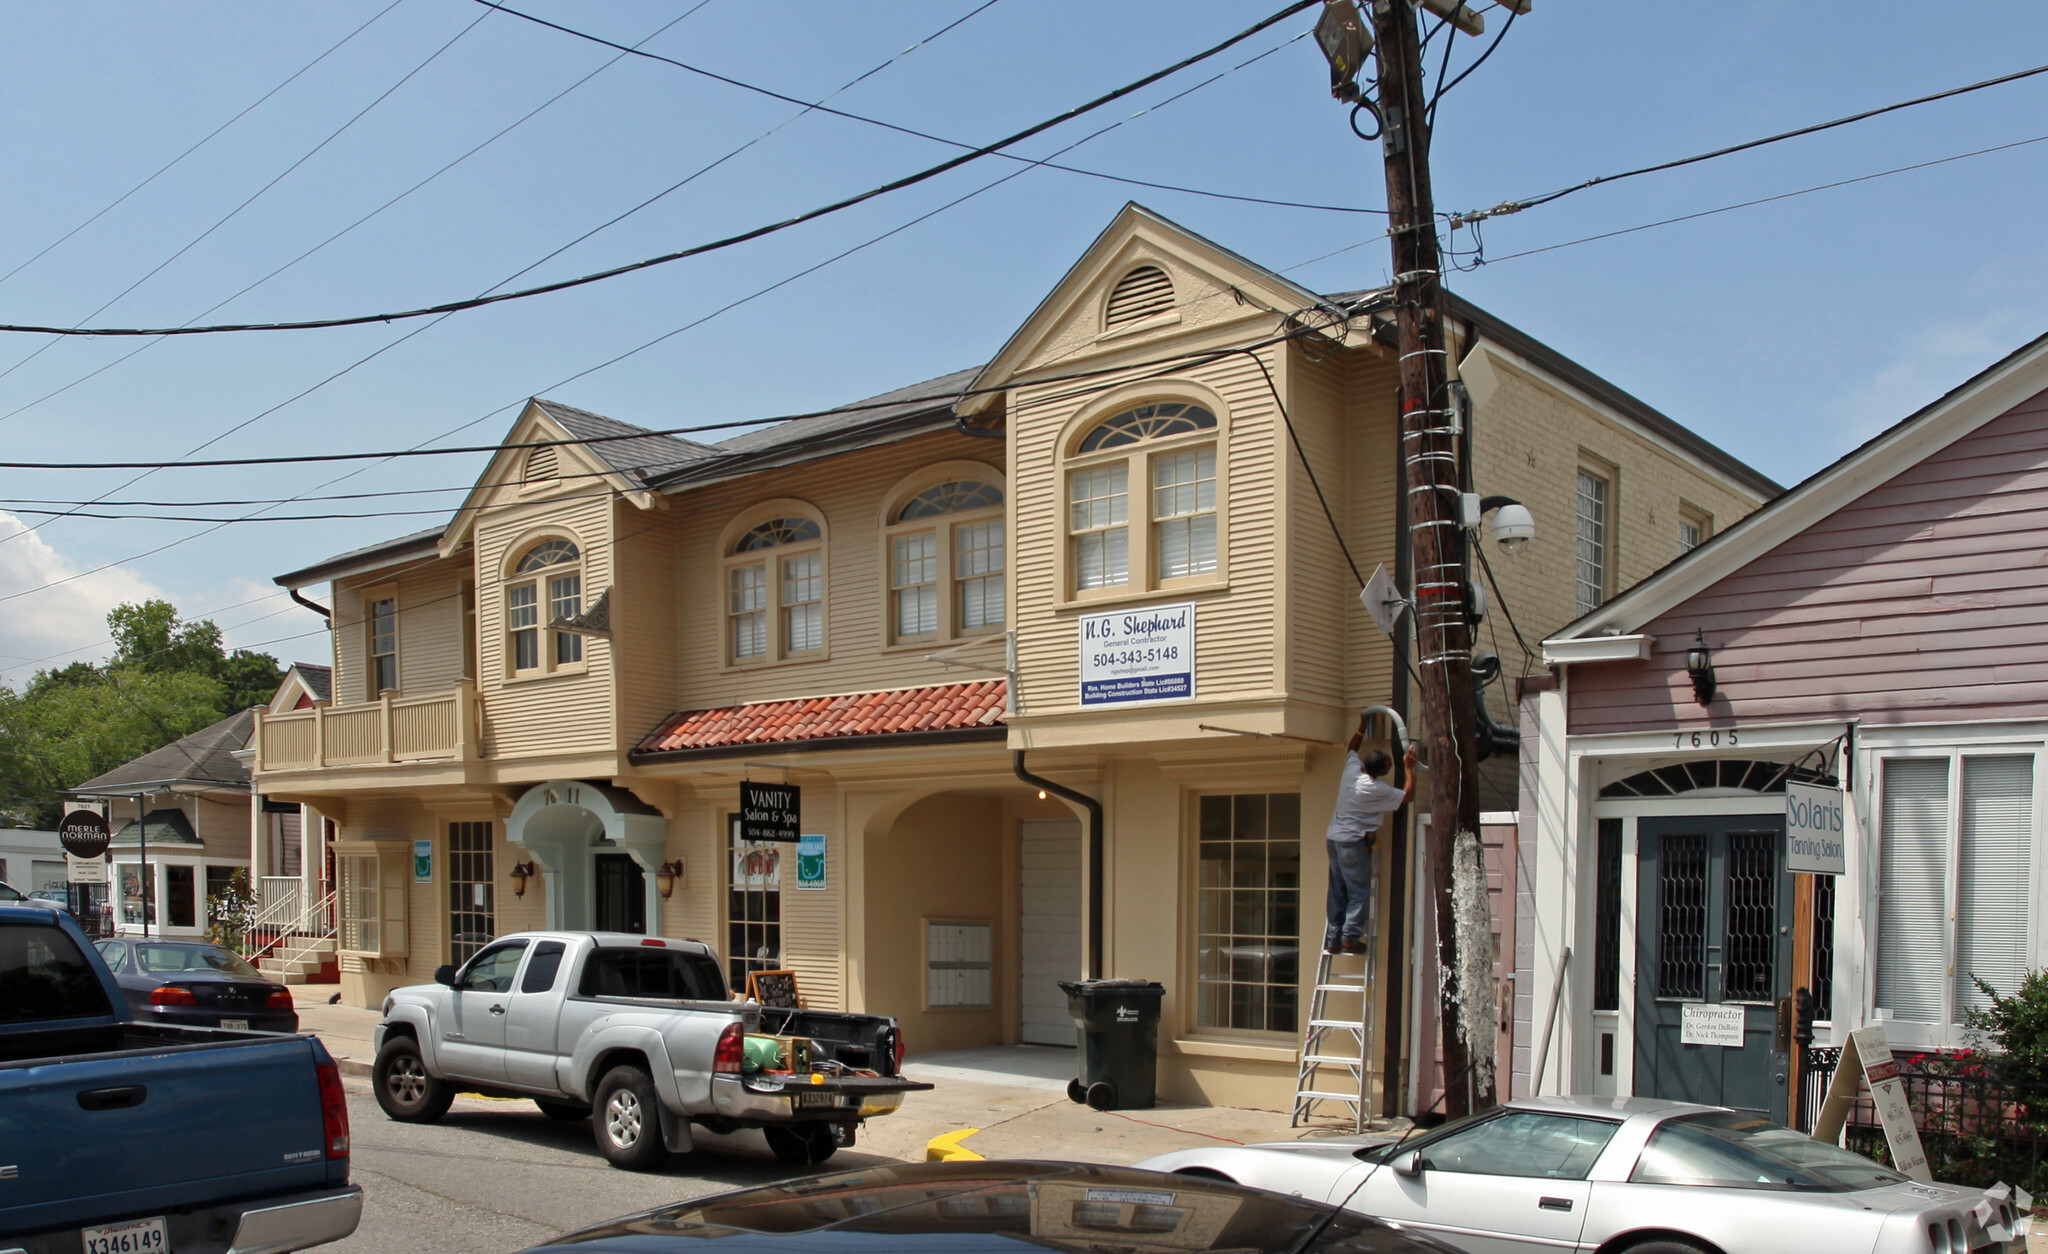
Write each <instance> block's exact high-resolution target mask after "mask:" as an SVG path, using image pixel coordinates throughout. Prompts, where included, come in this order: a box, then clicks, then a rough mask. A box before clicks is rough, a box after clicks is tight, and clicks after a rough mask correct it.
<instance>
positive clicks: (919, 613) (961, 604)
mask: <svg viewBox="0 0 2048 1254" xmlns="http://www.w3.org/2000/svg"><path fill="white" fill-rule="evenodd" d="M1002 511H1003V490H1002V489H1001V488H1000V487H998V486H996V485H995V484H994V483H991V482H988V481H987V480H984V479H981V478H977V477H971V476H966V475H963V477H961V478H953V479H947V480H945V481H944V482H942V483H938V484H934V485H933V486H931V487H928V488H926V489H924V490H923V491H921V492H919V493H917V494H916V495H915V496H912V497H910V498H909V499H908V500H906V501H904V502H903V504H902V505H900V506H898V507H896V508H895V510H894V511H893V512H892V513H891V514H890V515H889V529H888V536H887V544H888V562H889V635H890V639H891V640H892V642H895V643H909V642H924V641H931V640H940V639H952V638H956V637H959V636H966V635H974V634H977V633H980V632H984V631H990V630H994V629H996V628H1000V627H1001V626H1002V625H1003V624H1004V622H1005V612H1004V593H1003V576H1004V572H1005V570H1006V561H1005V557H1004V553H1005V550H1004V544H1003V513H1002Z"/></svg>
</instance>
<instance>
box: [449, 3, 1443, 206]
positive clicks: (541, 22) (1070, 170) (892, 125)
mask: <svg viewBox="0 0 2048 1254" xmlns="http://www.w3.org/2000/svg"><path fill="white" fill-rule="evenodd" d="M477 3H478V4H481V5H483V6H484V7H486V8H491V9H496V10H498V11H499V12H500V13H503V14H505V15H506V16H508V17H516V18H521V19H523V20H525V21H528V22H532V23H533V24H534V25H536V26H545V27H547V28H548V29H549V30H554V31H560V32H561V33H562V34H564V35H569V36H573V37H574V38H577V39H584V40H588V41H589V42H591V43H594V44H601V45H603V46H604V47H607V48H623V45H621V44H617V43H614V42H612V41H611V40H609V39H606V38H604V37H603V36H601V35H593V34H590V33H589V32H587V31H581V30H577V29H575V28H573V27H569V26H564V25H562V24H561V23H559V22H550V21H548V20H547V19H546V18H543V17H536V16H534V15H533V14H531V13H522V12H521V11H519V10H518V9H514V8H511V7H510V6H508V5H504V4H500V3H498V0H477ZM993 3H995V0H989V4H993ZM988 7H989V5H988V4H984V5H982V6H981V8H980V9H976V10H974V13H969V14H968V15H967V17H973V16H974V15H975V14H976V13H980V12H981V10H982V9H986V8H988ZM960 20H961V21H963V22H964V21H966V20H967V18H961V19H960ZM955 25H958V23H955ZM948 29H951V28H950V27H949V28H948ZM939 33H940V34H944V33H945V32H944V31H941V32H939ZM643 42H644V41H643ZM916 47H917V45H916V44H913V45H911V47H910V48H906V49H904V51H905V52H909V51H912V50H914V49H915V48H916ZM625 51H630V52H631V53H632V54H633V55H635V56H640V57H645V58H647V59H648V60H650V61H659V62H661V63H662V64H664V65H672V66H674V67H676V68H677V69H679V70H687V71H689V72H690V73H692V74H697V75H701V76H703V77H705V78H708V79H712V80H713V81H715V82H720V83H724V84H726V85H727V86H729V87H737V88H739V89H740V90H742V91H750V92H754V93H755V94H757V95H761V96H766V97H768V98H769V99H770V100H780V101H783V102H784V103H787V104H800V105H803V106H804V107H805V108H806V109H815V110H816V111H818V112H820V113H829V114H831V115H832V116H833V117H836V118H844V119H846V120H847V121H849V122H861V123H865V124H866V125H868V126H879V127H881V128H882V129H884V130H890V131H895V132H896V133H897V134H899V135H909V136H911V137H912V138H914V139H924V140H930V141H931V142H932V143H935V144H944V145H946V146H947V147H949V148H960V149H972V148H973V147H974V145H972V144H969V143H965V142H963V141H961V140H957V139H948V138H946V137H945V136H944V135H934V134H932V133H931V132H930V131H921V130H918V129H917V128H916V127H911V126H903V125H901V124H899V123H896V122H888V121H884V120H883V119H881V118H875V117H869V116H867V115H866V114H862V113H852V112H849V111H847V110H845V109H831V108H827V107H826V106H825V103H824V101H823V100H821V101H817V102H815V103H813V102H806V101H804V100H802V99H801V98H799V97H796V96H790V95H786V94H784V93H782V92H779V91H776V90H774V89H773V88H769V87H763V86H761V85H760V84H758V83H749V82H747V81H746V80H744V79H738V78H734V77H732V76H731V75H729V74H720V73H718V72H717V71H716V70H707V69H704V68H703V67H702V66H696V65H691V64H689V63H688V62H686V61H678V60H676V59H675V58H674V57H665V56H662V55H661V54H660V53H656V52H646V51H643V50H641V49H638V48H633V49H625ZM1481 59H1482V60H1483V59H1484V58H1481ZM863 77H865V76H863ZM858 81H859V80H858V79H856V80H855V82H858ZM848 86H851V84H848ZM840 90H842V91H843V90H845V89H844V88H841V89H840ZM838 94H839V93H838V92H834V93H832V95H833V96H836V95H838ZM831 98H832V97H831V96H827V97H826V98H825V99H826V100H830V99H831ZM994 155H995V156H999V157H1003V158H1005V159H1007V160H1010V161H1021V162H1024V163H1026V164H1029V165H1035V166H1041V167H1043V168H1045V169H1048V170H1059V171H1061V172H1062V173H1066V174H1079V175H1083V176H1085V177H1087V178H1093V179H1103V180H1106V181H1108V182H1111V183H1123V184H1127V185H1129V186H1132V187H1149V188H1152V189H1154V190H1156V191H1165V192H1179V193H1182V194H1184V195H1188V196H1206V197H1209V198H1211V199H1214V200H1235V201H1241V202H1243V203H1246V204H1254V205H1274V206H1278V207H1280V208H1283V209H1312V210H1317V211H1320V212H1323V213H1371V214H1379V215H1381V216H1382V217H1384V216H1385V215H1386V210H1384V209H1370V208H1363V207H1359V206H1356V205H1319V204H1312V203H1309V202H1306V201H1299V200H1276V199H1273V198H1270V197H1266V196H1246V195H1240V194H1238V193H1235V192H1219V191H1213V190H1210V189H1208V188H1202V187H1188V186H1185V185H1182V184H1179V183H1155V182H1152V181H1150V180H1148V179H1140V178H1130V177H1127V176H1125V175H1120V174H1110V173H1107V172H1105V171H1102V170H1088V169H1083V168H1082V167H1080V166H1071V165H1061V164H1059V163H1058V162H1055V161H1052V160H1050V159H1045V160H1040V159H1037V158H1032V157H1022V156H1018V155H1017V154H1016V153H1013V152H1000V153H996V154H994Z"/></svg>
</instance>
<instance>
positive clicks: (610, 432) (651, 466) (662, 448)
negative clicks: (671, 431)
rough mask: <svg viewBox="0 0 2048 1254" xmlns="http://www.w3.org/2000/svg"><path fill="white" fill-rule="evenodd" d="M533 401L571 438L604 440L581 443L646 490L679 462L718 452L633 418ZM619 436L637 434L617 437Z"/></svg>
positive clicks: (608, 465)
mask: <svg viewBox="0 0 2048 1254" xmlns="http://www.w3.org/2000/svg"><path fill="white" fill-rule="evenodd" d="M533 404H534V405H535V406H537V407H538V408H539V409H540V410H541V412H542V413H545V414H546V415H547V416H548V417H550V418H552V419H554V420H555V422H556V423H557V424H559V425H560V426H561V428H562V430H563V431H564V432H566V433H568V435H570V436H571V437H572V438H574V439H578V440H589V439H600V440H602V441H603V442H602V443H598V444H584V445H580V446H579V447H580V448H582V449H583V450H584V451H585V452H587V453H589V454H590V455H591V456H592V457H595V458H596V459H597V460H598V461H599V462H601V463H603V464H604V466H605V468H606V469H608V470H610V471H612V472H613V473H615V474H617V475H618V476H619V477H620V478H622V479H624V480H626V482H628V483H630V484H632V485H633V486H634V487H635V488H639V489H643V490H644V489H646V488H647V487H649V486H650V485H651V484H653V482H654V481H655V480H657V479H659V478H661V477H662V476H663V475H665V474H667V473H669V472H671V471H673V470H675V469H676V468H677V467H679V466H686V465H688V464H690V463H691V462H695V461H701V460H702V459H704V458H706V457H716V456H718V450H717V449H715V448H713V447H711V446H710V445H708V444H699V443H697V442H696V441H695V440H685V439H683V438H681V437H680V436H673V435H656V434H654V433H653V432H652V431H650V430H648V429H647V428H646V427H636V426H634V425H633V424H632V423H630V422H620V421H619V420H618V419H616V418H607V417H605V416H604V415H603V414H593V413H591V412H590V411H589V410H587V409H578V408H576V407H575V406H573V405H564V404H562V402H560V401H551V400H548V399H547V398H545V397H540V396H536V397H534V398H533ZM619 436H628V437H634V438H628V439H618V438H616V437H619Z"/></svg>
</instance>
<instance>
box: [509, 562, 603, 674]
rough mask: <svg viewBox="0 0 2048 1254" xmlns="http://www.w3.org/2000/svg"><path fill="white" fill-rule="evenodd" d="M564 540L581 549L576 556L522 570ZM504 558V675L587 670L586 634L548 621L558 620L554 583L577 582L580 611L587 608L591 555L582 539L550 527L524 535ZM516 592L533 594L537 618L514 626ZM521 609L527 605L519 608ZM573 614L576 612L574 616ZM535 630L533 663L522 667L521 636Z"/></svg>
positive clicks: (533, 605)
mask: <svg viewBox="0 0 2048 1254" xmlns="http://www.w3.org/2000/svg"><path fill="white" fill-rule="evenodd" d="M555 543H562V544H567V545H569V546H570V547H571V548H573V549H574V550H575V551H576V556H575V558H574V559H573V560H570V561H565V562H551V563H549V564H548V565H546V566H541V567H537V568H536V569H533V570H529V571H522V570H521V569H520V565H521V564H522V563H524V562H525V561H526V560H527V558H528V557H530V556H532V554H533V553H534V552H535V551H536V550H538V549H540V548H541V547H543V546H545V545H550V544H555ZM508 552H509V556H508V557H507V559H506V562H505V577H504V587H503V592H502V600H501V601H500V604H501V605H502V606H503V607H504V610H503V612H504V616H505V620H504V622H503V624H501V628H502V629H501V632H500V636H501V643H502V645H503V647H504V650H505V658H504V674H505V677H506V678H507V679H538V678H542V677H544V676H548V675H558V674H576V673H580V672H582V671H584V670H586V669H588V662H587V661H586V658H585V650H586V648H587V646H586V643H585V641H584V638H583V635H582V633H581V632H573V631H557V630H555V629H554V628H552V627H549V626H548V624H549V623H550V622H552V621H554V618H555V604H556V601H557V598H556V596H555V595H554V593H555V585H556V584H557V583H559V582H560V581H562V580H564V579H568V578H574V579H575V580H576V588H577V591H576V597H575V603H576V606H577V608H576V610H575V611H574V613H576V614H580V613H582V612H583V610H584V609H585V608H587V607H588V601H587V600H586V599H585V598H586V594H587V592H588V590H589V579H588V577H587V575H586V573H585V572H586V568H587V566H588V564H589V558H588V555H587V553H586V552H585V549H584V546H583V542H582V541H581V540H579V539H577V538H576V537H575V536H573V535H571V534H569V533H568V532H564V531H548V532H544V533H541V534H537V535H529V536H525V537H522V538H521V539H520V541H519V543H518V544H516V545H514V546H512V548H511V549H510V550H509V551H508ZM515 593H518V594H522V595H524V596H527V597H530V598H531V601H532V606H531V608H532V613H533V622H532V623H531V624H529V625H527V626H523V627H515V626H514V625H513V609H514V606H513V603H512V601H513V596H514V594H515ZM519 608H521V609H524V608H526V607H525V606H521V607H519ZM572 617H573V615H572ZM526 631H531V632H533V640H534V654H535V657H534V664H533V665H532V666H521V665H519V636H520V633H521V632H526Z"/></svg>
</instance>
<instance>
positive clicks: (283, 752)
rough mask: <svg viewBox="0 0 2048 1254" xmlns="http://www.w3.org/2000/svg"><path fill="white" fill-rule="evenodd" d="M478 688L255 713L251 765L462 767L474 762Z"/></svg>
mask: <svg viewBox="0 0 2048 1254" xmlns="http://www.w3.org/2000/svg"><path fill="white" fill-rule="evenodd" d="M476 707H477V699H476V686H475V685H474V684H472V683H470V682H469V681H468V680H462V681H460V682H458V683H456V685H455V686H454V687H453V688H451V689H449V690H448V691H446V692H437V693H433V694H430V695H427V696H404V695H401V694H399V693H390V692H387V693H385V694H384V695H383V696H381V697H379V698H378V699H377V700H375V701H365V702H360V703H357V704H353V705H316V706H313V707H312V708H310V709H304V710H292V711H290V712H289V713H285V714H270V713H267V712H264V711H258V712H257V715H256V733H255V735H254V736H253V737H251V739H250V746H251V747H252V748H253V749H255V751H256V757H255V762H254V766H255V769H256V771H257V772H258V773H259V774H260V773H262V772H266V771H304V770H316V769H319V768H322V767H330V766H381V765H405V764H410V763H424V762H466V761H469V760H471V759H473V758H474V757H476V744H477V708H476Z"/></svg>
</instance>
